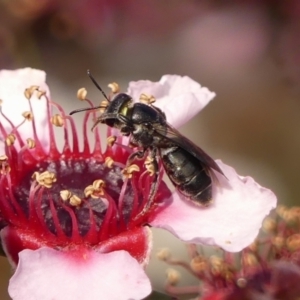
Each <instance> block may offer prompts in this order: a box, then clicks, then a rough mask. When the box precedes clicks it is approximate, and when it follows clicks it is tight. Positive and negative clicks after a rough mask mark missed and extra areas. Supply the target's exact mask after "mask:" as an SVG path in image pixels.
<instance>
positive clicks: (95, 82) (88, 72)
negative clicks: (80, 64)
mask: <svg viewBox="0 0 300 300" xmlns="http://www.w3.org/2000/svg"><path fill="white" fill-rule="evenodd" d="M87 74H88V76H89V77H90V79H91V80H92V81H93V83H94V85H95V86H96V87H97V89H98V90H99V91H100V92H101V93H102V95H103V96H104V98H105V99H106V100H107V101H108V102H110V100H109V99H108V97H107V96H106V94H105V93H104V91H103V90H102V89H101V87H100V85H99V84H98V83H97V81H96V80H95V78H94V77H93V75H92V73H91V71H90V70H87Z"/></svg>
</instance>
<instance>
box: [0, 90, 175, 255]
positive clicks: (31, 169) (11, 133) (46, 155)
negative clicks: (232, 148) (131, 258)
mask: <svg viewBox="0 0 300 300" xmlns="http://www.w3.org/2000/svg"><path fill="white" fill-rule="evenodd" d="M43 96H44V95H43ZM44 97H46V96H44ZM30 98H31V96H30V97H29V99H30ZM46 100H47V105H48V116H47V117H48V120H49V122H48V125H49V143H50V150H45V149H44V148H45V147H43V146H42V142H41V141H40V139H39V137H38V135H37V134H36V127H37V124H35V121H34V118H33V120H31V121H32V132H33V139H32V140H31V141H30V143H29V142H27V144H26V142H25V141H24V140H23V138H22V136H21V134H20V132H19V130H18V129H19V126H18V127H16V126H14V125H13V124H12V123H11V122H10V121H9V119H8V118H7V117H6V116H5V115H4V114H3V113H2V116H3V117H4V118H6V119H7V120H8V122H9V123H10V126H11V128H10V129H9V130H8V129H7V128H4V126H3V125H2V124H0V130H1V132H2V135H3V136H4V139H5V140H6V144H5V155H3V156H2V157H0V163H1V164H2V168H1V169H2V172H1V177H0V212H1V215H0V219H1V223H0V225H1V226H2V227H1V228H3V227H7V228H9V234H8V238H7V236H6V237H5V240H6V244H5V247H6V249H8V248H9V249H10V252H13V255H12V256H13V260H14V261H17V253H18V252H19V251H21V250H23V249H25V248H29V249H37V248H40V247H42V246H49V247H53V248H56V249H72V248H76V247H77V248H78V247H82V245H84V247H91V248H95V247H99V246H101V245H104V244H105V243H106V244H107V243H111V240H112V239H117V238H118V237H121V239H122V241H124V236H125V235H126V234H129V235H131V236H134V234H135V233H136V232H137V230H138V229H141V228H142V227H143V226H144V225H145V224H147V223H148V222H149V218H150V217H153V213H154V214H155V213H156V210H157V209H156V206H157V204H158V203H161V202H162V201H163V200H164V199H166V198H167V197H170V191H169V190H168V189H167V187H166V185H165V184H164V183H163V182H161V183H162V184H160V188H159V191H158V193H157V195H156V199H155V202H154V205H153V206H152V207H150V209H149V210H147V211H146V212H145V213H143V214H141V212H142V211H143V208H144V207H145V206H146V204H147V202H148V200H149V194H150V189H151V184H152V181H153V180H152V178H151V176H149V174H148V173H147V171H139V170H142V169H143V165H142V162H139V166H138V167H137V166H136V167H135V168H133V170H134V171H135V172H133V173H132V174H131V173H130V174H129V176H127V177H126V176H125V177H124V174H123V173H122V170H123V168H124V167H125V162H126V160H127V157H128V155H129V154H130V152H129V151H133V150H129V147H124V146H120V145H119V146H118V145H115V146H114V147H113V148H112V147H107V150H106V151H105V153H101V150H99V149H101V147H100V137H99V134H98V131H97V129H96V130H95V133H94V134H95V147H94V150H93V151H90V145H89V142H88V139H87V127H88V126H87V122H88V120H89V116H90V115H91V113H87V114H86V116H85V119H84V126H83V127H84V147H83V150H82V151H80V150H79V148H80V147H79V145H78V138H77V134H76V131H75V124H74V120H73V119H72V118H71V117H69V116H66V115H65V114H64V111H63V110H62V108H61V107H60V106H58V105H57V104H54V103H52V102H50V101H49V99H48V98H47V97H46ZM51 105H54V106H55V107H56V108H58V109H59V111H60V113H61V116H60V117H58V115H55V118H56V119H55V120H56V121H57V119H59V118H61V119H59V124H60V125H59V126H62V127H63V128H64V133H65V144H64V147H63V150H62V152H59V151H58V150H57V147H56V143H55V140H54V132H53V126H52V124H51V123H53V124H55V122H56V121H55V120H54V118H53V116H52V115H51V114H50V106H51ZM31 112H32V110H31ZM94 114H95V113H92V115H94ZM50 120H51V122H50ZM68 122H69V123H70V125H71V126H70V127H71V134H72V141H73V145H72V147H70V146H69V136H70V132H69V129H68V126H67V123H68ZM56 125H57V124H56ZM32 141H34V143H33V142H32ZM71 148H72V149H71ZM127 148H128V149H127ZM127 175H128V174H127ZM159 180H160V181H161V177H160V179H159ZM2 238H3V237H2ZM108 241H109V242H108ZM12 248H13V251H11V249H12ZM104 248H105V247H104ZM113 248H118V246H117V247H115V246H114V247H113Z"/></svg>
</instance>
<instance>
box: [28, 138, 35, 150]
mask: <svg viewBox="0 0 300 300" xmlns="http://www.w3.org/2000/svg"><path fill="white" fill-rule="evenodd" d="M26 143H27V147H28V148H29V149H33V148H35V140H33V139H31V138H28V139H27V140H26Z"/></svg>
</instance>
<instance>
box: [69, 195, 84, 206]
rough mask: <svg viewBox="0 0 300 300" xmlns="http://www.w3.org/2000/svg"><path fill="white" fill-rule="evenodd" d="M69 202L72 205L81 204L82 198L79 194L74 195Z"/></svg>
mask: <svg viewBox="0 0 300 300" xmlns="http://www.w3.org/2000/svg"><path fill="white" fill-rule="evenodd" d="M69 202H70V204H71V205H72V206H79V205H80V204H81V203H82V200H81V199H80V198H79V197H78V196H76V195H72V196H71V198H70V200H69Z"/></svg>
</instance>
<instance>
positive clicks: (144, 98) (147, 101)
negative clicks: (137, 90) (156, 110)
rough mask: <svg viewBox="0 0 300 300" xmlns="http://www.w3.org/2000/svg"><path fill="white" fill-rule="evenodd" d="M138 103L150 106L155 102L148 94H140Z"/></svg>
mask: <svg viewBox="0 0 300 300" xmlns="http://www.w3.org/2000/svg"><path fill="white" fill-rule="evenodd" d="M139 100H140V102H142V103H145V104H152V103H154V102H155V101H156V99H155V97H154V96H152V95H149V94H144V93H143V94H141V95H140V99H139Z"/></svg>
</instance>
